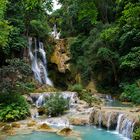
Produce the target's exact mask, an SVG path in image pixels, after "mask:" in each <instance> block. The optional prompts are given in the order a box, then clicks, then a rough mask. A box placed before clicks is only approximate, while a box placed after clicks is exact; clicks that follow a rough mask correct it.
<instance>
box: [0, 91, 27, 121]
mask: <svg viewBox="0 0 140 140" xmlns="http://www.w3.org/2000/svg"><path fill="white" fill-rule="evenodd" d="M0 97H1V98H0V121H3V122H9V121H16V120H21V119H24V118H26V117H27V116H28V115H29V105H28V104H27V102H26V100H25V98H24V97H23V96H21V95H20V94H16V93H13V94H12V93H10V94H9V93H3V94H0Z"/></svg>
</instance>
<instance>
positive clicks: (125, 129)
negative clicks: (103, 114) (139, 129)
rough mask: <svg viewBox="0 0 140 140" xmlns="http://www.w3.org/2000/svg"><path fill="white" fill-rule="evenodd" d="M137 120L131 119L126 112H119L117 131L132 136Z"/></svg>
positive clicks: (125, 135)
mask: <svg viewBox="0 0 140 140" xmlns="http://www.w3.org/2000/svg"><path fill="white" fill-rule="evenodd" d="M134 125H135V122H133V121H132V120H129V119H128V118H127V117H126V116H124V114H119V116H118V121H117V127H116V131H117V132H118V133H120V134H122V135H123V136H124V137H127V138H129V139H131V138H132V133H133V129H134Z"/></svg>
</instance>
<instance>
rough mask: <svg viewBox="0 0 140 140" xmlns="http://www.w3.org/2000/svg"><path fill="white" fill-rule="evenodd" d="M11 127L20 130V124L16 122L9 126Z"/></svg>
mask: <svg viewBox="0 0 140 140" xmlns="http://www.w3.org/2000/svg"><path fill="white" fill-rule="evenodd" d="M11 126H12V127H14V128H20V123H18V122H13V123H12V124H11Z"/></svg>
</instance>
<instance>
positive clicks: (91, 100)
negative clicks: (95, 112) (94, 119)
mask: <svg viewBox="0 0 140 140" xmlns="http://www.w3.org/2000/svg"><path fill="white" fill-rule="evenodd" d="M78 96H79V98H80V99H81V100H84V101H86V102H87V103H88V104H89V106H92V103H95V104H100V103H101V100H100V99H97V98H96V97H95V96H94V95H93V94H92V93H90V92H88V91H87V90H83V91H82V92H81V93H78Z"/></svg>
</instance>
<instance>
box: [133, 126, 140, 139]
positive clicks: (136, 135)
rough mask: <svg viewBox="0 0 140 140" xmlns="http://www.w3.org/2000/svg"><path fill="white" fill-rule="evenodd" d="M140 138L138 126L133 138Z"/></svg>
mask: <svg viewBox="0 0 140 140" xmlns="http://www.w3.org/2000/svg"><path fill="white" fill-rule="evenodd" d="M139 139H140V128H137V130H136V131H135V132H134V133H133V140H139Z"/></svg>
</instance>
